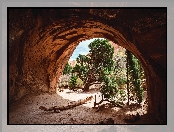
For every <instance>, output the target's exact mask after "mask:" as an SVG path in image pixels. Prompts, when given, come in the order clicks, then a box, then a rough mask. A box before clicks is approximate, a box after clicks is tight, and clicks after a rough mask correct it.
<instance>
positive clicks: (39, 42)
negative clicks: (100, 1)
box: [7, 8, 167, 124]
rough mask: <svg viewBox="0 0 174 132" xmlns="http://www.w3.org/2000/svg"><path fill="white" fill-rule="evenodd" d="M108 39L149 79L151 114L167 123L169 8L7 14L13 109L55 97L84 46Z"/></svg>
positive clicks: (13, 10) (11, 11)
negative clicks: (27, 100) (30, 98)
mask: <svg viewBox="0 0 174 132" xmlns="http://www.w3.org/2000/svg"><path fill="white" fill-rule="evenodd" d="M91 38H106V39H108V40H110V41H112V42H114V43H117V44H119V45H120V46H122V47H124V48H126V49H128V50H129V51H131V52H132V53H133V54H134V55H135V56H136V57H137V58H138V59H139V60H140V61H141V62H142V65H143V68H144V70H145V74H146V79H147V94H148V112H149V113H151V114H152V115H155V118H156V120H157V121H158V122H159V124H166V123H167V67H166V63H167V59H166V58H167V51H166V49H167V8H45V9H44V8H31V9H30V8H8V52H7V53H8V67H9V68H8V73H9V74H8V87H7V89H8V103H9V105H10V104H12V103H13V102H15V101H18V100H20V99H21V98H23V97H24V96H25V95H29V94H31V93H36V94H37V93H39V92H47V93H55V92H56V85H57V83H58V78H59V77H60V75H61V74H62V71H63V69H64V66H65V65H66V63H67V62H68V60H69V58H70V57H71V55H72V53H73V51H74V49H75V48H76V47H77V45H78V44H79V42H81V41H83V40H86V39H91Z"/></svg>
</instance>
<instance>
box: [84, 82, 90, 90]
mask: <svg viewBox="0 0 174 132" xmlns="http://www.w3.org/2000/svg"><path fill="white" fill-rule="evenodd" d="M90 84H91V83H90V82H86V84H85V86H84V89H83V91H88V90H89V86H90Z"/></svg>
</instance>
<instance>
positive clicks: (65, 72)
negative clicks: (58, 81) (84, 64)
mask: <svg viewBox="0 0 174 132" xmlns="http://www.w3.org/2000/svg"><path fill="white" fill-rule="evenodd" d="M72 69H73V68H72V66H70V65H69V64H68V63H67V64H66V65H65V67H64V70H63V75H65V74H70V73H71V72H72Z"/></svg>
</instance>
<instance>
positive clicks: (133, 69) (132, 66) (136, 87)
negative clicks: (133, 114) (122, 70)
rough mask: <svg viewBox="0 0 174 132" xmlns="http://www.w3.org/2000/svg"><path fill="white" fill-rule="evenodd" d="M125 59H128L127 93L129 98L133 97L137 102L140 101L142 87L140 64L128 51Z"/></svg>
mask: <svg viewBox="0 0 174 132" xmlns="http://www.w3.org/2000/svg"><path fill="white" fill-rule="evenodd" d="M127 60H128V67H127V68H128V73H127V74H128V83H129V91H130V92H129V94H132V96H130V99H131V100H134V98H135V99H136V100H137V101H138V103H141V102H142V96H143V89H142V88H141V83H142V81H141V76H142V74H141V69H142V66H141V64H140V62H139V60H138V59H137V58H136V57H135V56H134V55H133V54H132V53H131V52H130V51H127Z"/></svg>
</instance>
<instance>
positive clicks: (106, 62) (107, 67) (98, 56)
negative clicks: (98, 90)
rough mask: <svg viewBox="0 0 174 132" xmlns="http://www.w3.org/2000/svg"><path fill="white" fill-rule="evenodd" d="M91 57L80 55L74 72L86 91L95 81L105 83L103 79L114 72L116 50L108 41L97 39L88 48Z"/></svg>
mask: <svg viewBox="0 0 174 132" xmlns="http://www.w3.org/2000/svg"><path fill="white" fill-rule="evenodd" d="M88 47H89V48H90V50H89V55H88V56H85V55H79V56H78V57H77V59H76V61H77V64H76V66H75V67H74V69H73V71H74V72H76V74H77V75H78V76H79V78H80V79H81V80H83V81H84V84H85V86H84V90H88V89H89V86H90V85H91V84H92V83H93V82H95V81H100V82H102V81H103V77H104V76H106V75H109V74H110V73H111V71H113V70H114V67H113V64H114V61H113V59H112V58H113V53H114V48H113V47H112V46H111V45H110V43H109V42H108V41H107V40H101V39H95V40H94V41H93V42H91V43H90V44H89V46H88Z"/></svg>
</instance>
